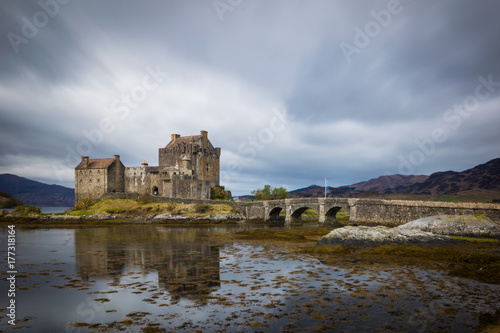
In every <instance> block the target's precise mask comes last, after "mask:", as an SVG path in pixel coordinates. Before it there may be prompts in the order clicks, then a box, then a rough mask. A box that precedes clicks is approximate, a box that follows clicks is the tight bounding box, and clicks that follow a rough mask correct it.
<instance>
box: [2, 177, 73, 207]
mask: <svg viewBox="0 0 500 333" xmlns="http://www.w3.org/2000/svg"><path fill="white" fill-rule="evenodd" d="M0 191H3V192H6V193H8V194H10V195H12V196H13V197H15V198H16V199H18V200H20V201H22V202H23V203H24V204H26V205H35V206H48V207H50V206H54V207H56V206H68V207H72V206H73V205H74V199H75V191H74V190H73V189H71V188H67V187H64V186H59V185H48V184H44V183H41V182H37V181H34V180H30V179H27V178H23V177H19V176H16V175H12V174H2V175H0Z"/></svg>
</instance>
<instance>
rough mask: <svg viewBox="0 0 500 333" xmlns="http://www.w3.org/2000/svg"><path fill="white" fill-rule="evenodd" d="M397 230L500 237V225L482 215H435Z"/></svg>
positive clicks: (404, 225) (409, 223)
mask: <svg viewBox="0 0 500 333" xmlns="http://www.w3.org/2000/svg"><path fill="white" fill-rule="evenodd" d="M396 229H398V230H420V231H427V232H432V233H433V234H438V235H453V236H469V237H494V238H500V226H499V225H498V224H496V223H495V222H493V221H491V220H490V219H489V218H487V217H486V216H484V215H478V214H474V215H436V216H431V217H424V218H421V219H418V220H415V221H412V222H408V223H406V224H403V225H401V226H399V227H397V228H396Z"/></svg>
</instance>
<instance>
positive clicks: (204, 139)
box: [200, 131, 208, 148]
mask: <svg viewBox="0 0 500 333" xmlns="http://www.w3.org/2000/svg"><path fill="white" fill-rule="evenodd" d="M200 133H201V146H202V147H203V148H206V147H208V132H207V131H200Z"/></svg>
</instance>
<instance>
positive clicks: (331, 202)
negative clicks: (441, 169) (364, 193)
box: [238, 198, 500, 226]
mask: <svg viewBox="0 0 500 333" xmlns="http://www.w3.org/2000/svg"><path fill="white" fill-rule="evenodd" d="M238 206H239V208H240V210H242V211H243V213H244V214H245V216H246V218H247V219H248V220H264V221H270V222H272V221H277V220H279V219H280V213H281V212H282V211H284V212H285V224H292V223H294V222H299V221H301V220H302V218H301V215H302V213H304V212H305V211H306V210H307V209H313V210H315V211H316V212H317V213H318V214H319V223H320V224H324V223H330V222H334V221H336V215H337V213H338V211H339V210H340V209H341V208H344V209H345V210H346V211H347V212H348V213H349V224H365V225H386V226H397V225H400V224H404V223H407V222H410V221H413V220H416V219H419V218H422V217H427V216H433V215H441V214H450V215H462V214H479V215H484V216H487V217H489V218H490V219H491V220H493V221H495V222H496V223H499V224H500V204H489V203H468V202H459V203H453V202H438V201H410V200H383V199H347V198H293V199H284V200H268V201H258V202H245V203H239V204H238ZM281 219H282V217H281Z"/></svg>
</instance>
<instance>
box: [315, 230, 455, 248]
mask: <svg viewBox="0 0 500 333" xmlns="http://www.w3.org/2000/svg"><path fill="white" fill-rule="evenodd" d="M457 242H459V241H457V240H455V239H453V238H451V237H448V236H443V235H436V234H433V233H431V232H425V231H420V230H404V229H401V230H398V229H396V228H388V227H380V226H378V227H365V226H360V227H351V226H348V227H343V228H339V229H335V230H333V231H331V232H330V233H329V234H327V235H325V236H323V237H322V238H321V239H320V240H319V242H318V245H332V246H335V245H346V246H375V245H383V244H393V245H395V244H398V245H402V244H403V245H414V244H423V245H432V246H435V245H451V244H455V243H457Z"/></svg>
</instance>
